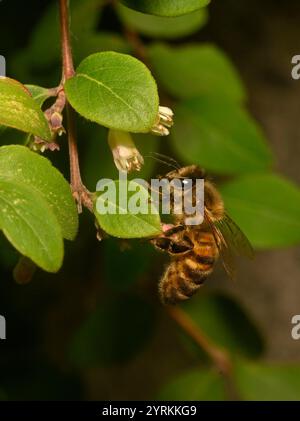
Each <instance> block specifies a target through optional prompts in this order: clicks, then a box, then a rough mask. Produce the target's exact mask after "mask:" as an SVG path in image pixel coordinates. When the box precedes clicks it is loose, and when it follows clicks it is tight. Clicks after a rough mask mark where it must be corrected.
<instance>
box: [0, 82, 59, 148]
mask: <svg viewBox="0 0 300 421" xmlns="http://www.w3.org/2000/svg"><path fill="white" fill-rule="evenodd" d="M0 96H1V101H0V124H3V125H4V126H9V127H13V128H15V129H18V130H21V131H23V132H25V133H31V134H33V135H35V136H39V137H41V138H42V139H44V140H49V141H50V140H51V132H50V128H49V125H48V122H47V120H46V118H45V116H44V114H43V113H42V111H41V110H40V107H39V105H38V104H37V103H36V102H35V101H34V99H33V98H32V97H31V96H30V94H29V91H28V90H27V89H26V88H25V87H24V86H23V85H22V84H21V83H19V82H17V81H15V80H13V79H9V78H2V79H0Z"/></svg>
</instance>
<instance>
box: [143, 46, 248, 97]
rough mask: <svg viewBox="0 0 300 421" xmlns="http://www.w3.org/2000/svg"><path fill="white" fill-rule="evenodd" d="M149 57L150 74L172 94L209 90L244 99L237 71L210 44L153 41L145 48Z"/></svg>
mask: <svg viewBox="0 0 300 421" xmlns="http://www.w3.org/2000/svg"><path fill="white" fill-rule="evenodd" d="M149 58H150V61H151V64H152V69H153V73H154V75H155V76H156V77H157V79H158V80H159V81H160V83H161V84H162V86H163V87H164V88H165V89H166V90H167V91H168V92H169V93H170V94H172V95H174V96H175V97H178V98H194V97H197V96H199V95H202V94H209V95H216V96H219V97H221V98H224V97H227V98H230V99H232V100H234V101H237V102H241V101H242V100H244V99H245V90H244V87H243V84H242V82H241V80H240V78H239V75H238V73H237V71H236V70H235V68H234V66H233V65H232V63H231V62H230V60H229V59H228V58H227V56H226V55H225V54H224V53H223V52H222V51H221V50H219V49H218V48H217V47H215V46H214V45H210V44H192V45H187V46H183V47H178V46H176V48H175V47H169V46H167V45H164V44H154V45H152V46H150V48H149Z"/></svg>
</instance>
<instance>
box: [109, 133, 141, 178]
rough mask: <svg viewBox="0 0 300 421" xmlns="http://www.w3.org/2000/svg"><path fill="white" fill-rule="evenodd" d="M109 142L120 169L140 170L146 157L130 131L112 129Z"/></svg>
mask: <svg viewBox="0 0 300 421" xmlns="http://www.w3.org/2000/svg"><path fill="white" fill-rule="evenodd" d="M108 144H109V146H110V149H111V151H112V154H113V158H114V162H115V165H116V167H117V168H118V170H119V171H126V172H132V171H140V169H141V168H142V165H143V164H144V158H143V157H142V155H141V154H140V153H139V151H138V150H137V148H136V146H135V144H134V142H133V139H132V137H131V135H130V133H128V132H123V131H120V130H112V129H110V130H109V132H108Z"/></svg>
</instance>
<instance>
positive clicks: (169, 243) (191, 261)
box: [151, 165, 253, 304]
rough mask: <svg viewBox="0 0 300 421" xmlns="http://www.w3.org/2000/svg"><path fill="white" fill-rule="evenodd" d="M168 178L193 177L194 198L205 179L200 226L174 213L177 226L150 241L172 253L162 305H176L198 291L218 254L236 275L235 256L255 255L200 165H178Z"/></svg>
mask: <svg viewBox="0 0 300 421" xmlns="http://www.w3.org/2000/svg"><path fill="white" fill-rule="evenodd" d="M165 178H167V179H168V180H169V181H171V180H173V179H175V178H177V179H180V180H185V179H190V180H192V187H191V188H192V189H193V190H192V197H194V189H195V181H196V179H197V178H204V219H203V221H202V222H201V223H200V224H199V225H187V224H186V218H187V215H186V214H184V213H182V214H179V215H174V220H175V224H174V226H172V227H171V228H169V229H167V230H166V231H165V232H164V233H163V234H162V235H161V236H159V237H156V238H154V239H152V240H151V241H152V243H153V244H154V246H155V247H156V248H158V249H160V250H162V251H165V252H167V253H168V254H169V255H170V256H171V262H170V264H169V265H168V267H167V268H166V270H165V272H164V274H163V276H162V278H161V280H160V282H159V295H160V299H161V301H162V303H163V304H177V303H178V302H180V301H183V300H186V299H188V298H190V297H191V296H192V295H193V294H195V292H197V291H198V289H199V288H200V286H201V285H202V284H203V282H204V281H205V280H206V278H207V277H208V276H209V275H210V274H211V273H212V271H213V268H214V264H215V262H216V261H217V260H218V258H219V257H220V259H221V261H222V263H223V266H224V268H225V270H226V272H227V274H228V275H229V276H230V277H231V278H235V265H234V255H245V256H247V257H250V258H252V257H253V249H252V247H251V244H250V243H249V241H248V239H247V238H246V236H245V235H244V234H243V232H242V231H241V230H240V228H239V227H238V226H237V225H236V224H235V222H234V221H233V220H232V219H231V218H230V217H229V216H228V215H227V213H226V212H225V209H224V202H223V199H222V197H221V195H220V193H219V192H218V190H217V189H216V187H215V186H214V185H213V183H212V182H211V181H209V180H208V179H207V178H206V177H205V174H204V171H203V170H202V169H201V168H199V167H198V166H196V165H190V166H187V167H182V168H177V169H176V170H174V171H171V172H169V173H168V174H167V175H166V176H165ZM181 194H182V193H181Z"/></svg>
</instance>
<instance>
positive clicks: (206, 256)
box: [159, 231, 218, 304]
mask: <svg viewBox="0 0 300 421" xmlns="http://www.w3.org/2000/svg"><path fill="white" fill-rule="evenodd" d="M193 237H194V238H193V243H194V248H193V250H192V251H191V252H190V253H188V254H187V255H185V256H182V257H178V258H176V259H174V260H173V261H172V262H171V264H170V265H169V267H168V268H167V269H166V271H165V273H164V275H163V277H162V279H161V281H160V284H159V292H160V297H161V300H162V302H163V303H164V304H176V303H178V302H180V301H183V300H186V299H188V298H190V297H191V296H192V295H194V294H195V292H196V291H197V290H198V289H199V288H200V286H201V285H202V284H203V282H204V281H205V279H206V278H207V277H208V276H209V275H210V274H211V272H212V270H213V265H214V263H215V261H216V259H217V257H218V251H217V248H216V245H215V241H214V238H213V236H212V235H211V234H210V233H201V232H199V231H197V232H196V233H195V235H193Z"/></svg>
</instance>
